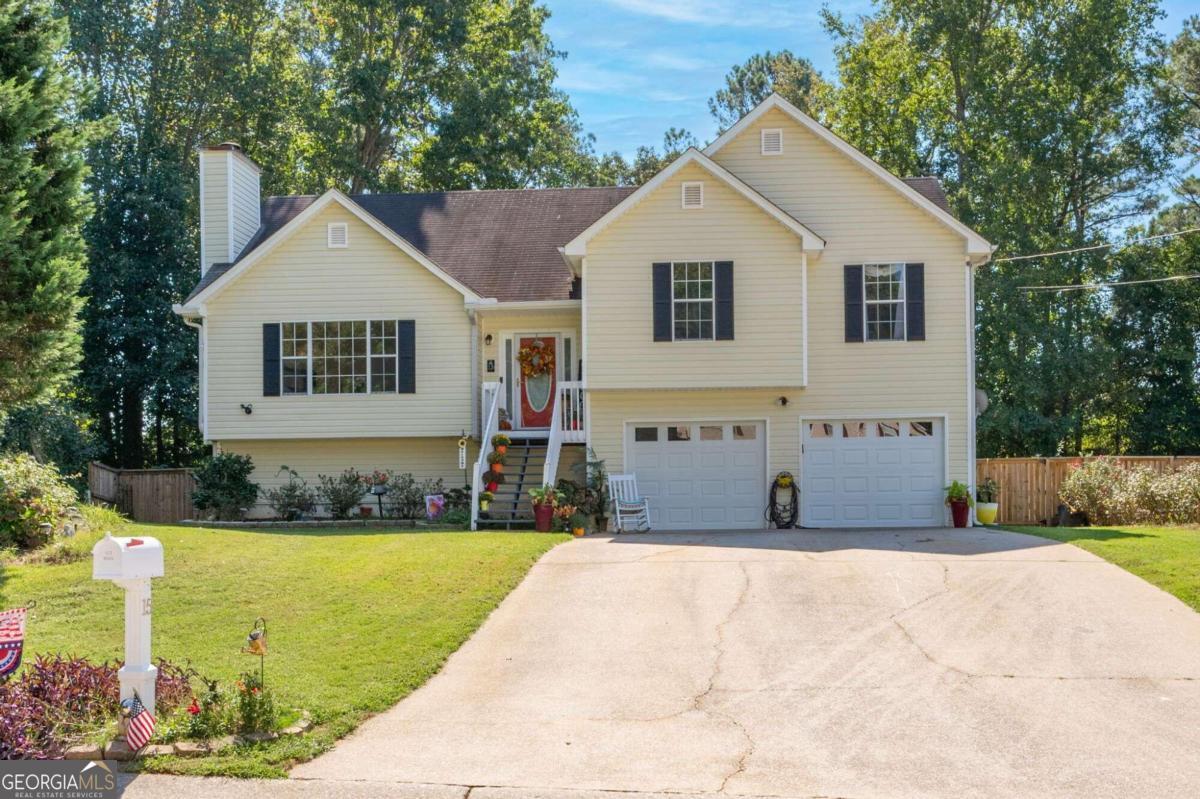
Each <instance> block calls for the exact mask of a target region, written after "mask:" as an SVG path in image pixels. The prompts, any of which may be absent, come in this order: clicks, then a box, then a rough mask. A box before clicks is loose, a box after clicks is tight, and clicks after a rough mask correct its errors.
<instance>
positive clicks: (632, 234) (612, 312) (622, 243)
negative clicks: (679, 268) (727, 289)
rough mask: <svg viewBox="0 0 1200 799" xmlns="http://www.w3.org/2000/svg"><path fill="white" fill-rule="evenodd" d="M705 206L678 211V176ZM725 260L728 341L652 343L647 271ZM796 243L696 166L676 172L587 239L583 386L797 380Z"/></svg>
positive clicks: (690, 385) (766, 383) (771, 383)
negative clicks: (699, 187) (730, 318)
mask: <svg viewBox="0 0 1200 799" xmlns="http://www.w3.org/2000/svg"><path fill="white" fill-rule="evenodd" d="M690 181H703V182H704V207H703V208H702V209H696V210H691V209H689V210H684V209H683V208H682V207H681V201H680V192H681V185H680V184H682V183H684V182H690ZM697 260H700V261H733V262H734V271H733V275H734V277H733V281H734V331H735V333H734V340H732V341H678V342H674V341H672V342H656V341H654V332H653V306H652V300H653V297H652V275H651V272H652V268H651V265H652V264H653V263H655V262H660V261H697ZM801 264H802V253H801V242H800V239H799V238H797V237H796V235H795V234H793V233H792V232H790V231H788V230H787V228H785V227H783V226H782V225H781V224H780V223H779V222H777V221H776V220H774V219H772V218H771V217H770V216H768V215H767V214H766V213H764V212H763V211H762V210H761V209H759V208H758V207H756V206H755V205H754V204H752V203H751V202H750V201H748V200H747V199H746V198H744V197H743V196H741V195H740V194H738V193H737V192H736V191H735V190H733V189H731V188H730V187H729V186H727V185H726V184H725V183H724V182H723V181H721V180H720V179H719V178H716V177H715V176H713V175H712V174H710V173H709V172H707V171H706V170H704V169H703V168H701V167H700V166H698V165H691V166H688V167H685V168H684V169H682V170H680V171H679V172H678V173H677V174H675V175H674V176H672V178H671V180H669V181H667V182H666V183H664V184H663V185H662V186H660V187H659V188H658V189H657V190H655V191H654V192H652V193H650V194H649V195H648V196H647V197H645V198H644V199H643V200H642V201H641V202H640V203H639V204H638V205H637V206H636V207H634V208H633V209H632V210H630V211H629V212H627V213H626V214H625V215H624V216H622V217H620V218H618V219H617V220H616V221H615V222H613V223H612V225H610V226H609V227H608V228H607V229H605V230H604V231H602V232H601V233H600V234H599V235H598V236H596V238H595V239H593V240H592V241H591V243H589V244H588V254H587V258H586V266H585V272H584V305H585V311H584V313H585V315H586V318H587V321H586V325H585V327H586V329H587V339H588V340H587V342H586V343H585V344H586V348H587V352H586V359H587V367H586V368H587V383H588V387H589V388H598V389H604V388H693V387H719V386H729V387H734V386H736V387H748V386H798V385H800V384H801V382H802V378H803V375H802V366H801V360H802V358H801V356H802V351H803V350H802V334H803V328H802V320H803V314H802V308H801V305H802V304H801Z"/></svg>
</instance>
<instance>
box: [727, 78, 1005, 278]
mask: <svg viewBox="0 0 1200 799" xmlns="http://www.w3.org/2000/svg"><path fill="white" fill-rule="evenodd" d="M774 108H778V109H779V110H780V111H782V112H784V113H785V114H787V115H788V116H790V117H791V118H792V119H794V120H795V121H796V122H797V123H799V124H800V125H801V126H802V127H804V128H807V129H808V130H810V131H812V132H813V133H814V134H815V135H816V136H817V137H818V138H820V139H822V140H824V141H826V142H828V143H829V144H830V145H832V146H833V148H834V149H836V150H838V151H839V152H841V153H843V154H844V155H846V156H849V158H850V160H852V161H854V162H855V163H857V164H858V165H859V166H861V167H863V168H864V169H866V170H867V171H868V172H870V173H871V174H872V175H874V176H875V177H877V178H879V179H880V180H882V181H883V182H884V183H886V184H887V185H888V186H891V187H892V188H893V189H895V190H896V191H897V192H899V193H900V194H901V195H902V196H903V197H904V198H905V199H907V200H908V201H909V202H911V203H912V204H913V205H915V206H917V207H918V208H920V209H921V210H923V211H925V212H926V213H928V214H929V215H930V216H932V217H933V218H934V219H936V220H938V221H939V222H941V223H942V224H943V225H945V226H946V227H948V228H950V229H951V230H953V231H954V232H955V233H957V234H959V235H960V236H962V237H963V238H965V239H966V241H967V255H968V256H984V257H985V260H986V259H987V258H990V257H991V254H992V250H994V249H995V247H993V246H992V245H991V244H990V243H989V242H988V241H987V240H986V239H985V238H983V236H980V235H979V234H978V233H976V232H975V231H974V230H971V228H969V227H967V226H966V225H964V224H963V223H962V222H959V221H958V220H957V219H955V218H954V215H953V214H951V213H949V212H947V211H945V210H943V209H942V208H940V207H939V206H938V205H937V204H936V203H934V202H933V201H932V200H930V199H928V198H927V197H925V196H924V195H922V194H921V193H920V192H919V191H917V190H916V189H914V188H913V187H912V186H910V185H908V184H907V183H905V182H904V181H903V180H901V179H900V178H898V177H896V176H895V175H893V174H892V173H891V172H889V171H887V170H886V169H884V168H883V167H882V166H880V165H879V164H877V163H876V162H875V161H874V160H872V159H871V158H869V157H868V156H866V155H864V154H863V153H862V152H860V151H859V150H858V148H856V147H855V146H854V145H852V144H850V143H849V142H848V141H846V140H845V139H843V138H842V137H840V136H838V135H837V134H836V133H834V132H833V131H831V130H830V129H829V128H827V127H825V126H824V125H822V124H821V123H820V122H818V121H817V120H815V119H813V118H812V117H810V116H809V115H808V114H806V113H804V112H803V111H801V110H800V109H799V108H797V107H796V106H794V105H792V104H791V103H789V102H788V101H787V100H785V99H783V98H782V97H780V96H779V95H778V94H772V95H771V96H770V97H768V98H767V99H765V100H763V101H762V102H761V103H759V104H758V105H757V106H755V108H754V110H753V111H751V112H750V113H748V114H746V116H744V117H742V118H741V119H739V120H738V121H737V123H736V124H735V125H734V126H733V127H731V128H730V129H729V130H727V131H725V132H724V133H722V134H721V135H720V136H718V137H717V140H716V141H714V142H713V143H712V144H710V145H708V146H707V147H705V148H704V154H705V155H707V156H713V155H715V154H716V153H717V151H719V150H720V149H721V148H722V147H724V146H725V145H726V144H728V143H729V142H730V141H732V140H733V139H735V138H737V136H738V135H739V134H740V133H741V132H742V131H743V130H745V129H746V128H748V127H750V126H751V125H753V124H754V123H755V121H757V120H758V118H759V117H761V116H762V115H763V114H765V113H767V112H768V111H770V110H772V109H774Z"/></svg>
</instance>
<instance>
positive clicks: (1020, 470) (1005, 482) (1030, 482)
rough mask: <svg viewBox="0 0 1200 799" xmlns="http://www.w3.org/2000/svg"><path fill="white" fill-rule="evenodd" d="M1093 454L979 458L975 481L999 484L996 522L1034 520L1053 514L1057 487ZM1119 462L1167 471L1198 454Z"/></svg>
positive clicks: (1122, 458)
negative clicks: (990, 479)
mask: <svg viewBox="0 0 1200 799" xmlns="http://www.w3.org/2000/svg"><path fill="white" fill-rule="evenodd" d="M1085 460H1095V458H979V459H978V460H977V461H976V462H975V479H976V485H978V483H979V482H981V481H982V480H983V479H984V478H985V477H991V478H992V479H993V480H995V481H996V482H998V483H999V484H1000V497H999V499H998V502H999V503H1000V513H999V515H998V516H997V517H996V521H997V522H999V523H1000V524H1038V523H1039V522H1043V521H1048V520H1050V519H1052V518H1054V516H1055V514H1056V513H1057V512H1058V505H1059V503H1060V501H1061V500H1059V498H1058V490H1059V488H1061V487H1062V484H1063V480H1065V479H1066V478H1067V475H1068V474H1070V473H1071V470H1072V469H1074V468H1075V466H1076V465H1077V464H1079V463H1080V462H1081V461H1085ZM1112 460H1114V461H1116V462H1117V463H1118V464H1120V465H1121V466H1125V467H1127V468H1134V467H1137V466H1145V467H1148V468H1150V469H1153V470H1154V471H1156V472H1159V473H1162V472H1169V471H1173V470H1175V469H1179V468H1182V467H1183V466H1186V465H1187V464H1189V463H1200V456H1182V455H1181V456H1173V455H1129V456H1120V457H1114V458H1112Z"/></svg>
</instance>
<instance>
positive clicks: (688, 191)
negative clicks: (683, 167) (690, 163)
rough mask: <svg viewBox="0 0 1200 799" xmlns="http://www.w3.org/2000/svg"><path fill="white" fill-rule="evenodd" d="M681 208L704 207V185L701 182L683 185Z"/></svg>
mask: <svg viewBox="0 0 1200 799" xmlns="http://www.w3.org/2000/svg"><path fill="white" fill-rule="evenodd" d="M683 207H684V208H703V207H704V183H703V182H702V181H698V180H697V181H694V182H688V183H684V184H683Z"/></svg>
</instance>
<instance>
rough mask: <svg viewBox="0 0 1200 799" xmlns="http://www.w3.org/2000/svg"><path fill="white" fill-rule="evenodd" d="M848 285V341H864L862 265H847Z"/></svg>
mask: <svg viewBox="0 0 1200 799" xmlns="http://www.w3.org/2000/svg"><path fill="white" fill-rule="evenodd" d="M843 269H844V270H845V285H846V291H845V293H846V341H862V340H863V268H862V264H847V265H846V266H844V267H843Z"/></svg>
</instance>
